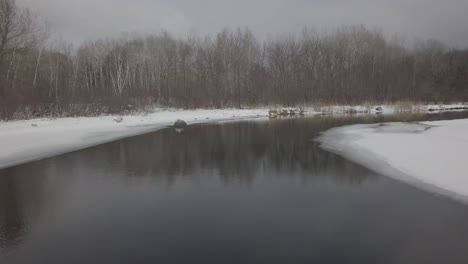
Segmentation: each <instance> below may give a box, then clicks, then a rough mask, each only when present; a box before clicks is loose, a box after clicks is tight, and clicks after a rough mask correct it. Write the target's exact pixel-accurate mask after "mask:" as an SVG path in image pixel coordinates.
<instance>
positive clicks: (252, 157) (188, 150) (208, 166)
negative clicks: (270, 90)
mask: <svg viewBox="0 0 468 264" xmlns="http://www.w3.org/2000/svg"><path fill="white" fill-rule="evenodd" d="M345 120H348V119H345ZM344 122H345V121H344V120H342V119H337V118H320V119H297V120H283V121H273V122H260V123H257V122H248V123H245V122H244V123H230V124H223V125H211V126H203V125H201V126H194V127H191V128H189V129H187V130H186V131H184V132H183V133H182V134H178V133H176V132H174V131H173V130H171V129H167V130H164V131H160V132H158V133H153V134H149V135H145V136H141V137H137V138H132V139H128V140H124V141H122V142H120V143H116V144H110V145H108V148H109V149H112V150H110V151H109V152H111V153H114V154H113V155H112V156H113V160H114V161H115V160H118V161H119V162H118V163H115V166H119V167H120V166H122V167H125V168H126V169H128V170H130V171H132V172H135V174H137V175H152V176H154V177H160V178H164V179H166V180H167V181H172V180H174V179H172V178H173V177H183V176H188V175H193V174H197V173H200V172H202V173H203V172H209V171H210V170H215V171H217V172H218V173H219V175H220V176H221V177H222V179H223V181H225V182H227V183H229V182H232V181H237V182H238V181H241V182H250V181H251V180H252V179H253V178H254V177H255V175H256V174H257V173H258V171H259V170H263V171H264V173H268V174H280V175H290V174H291V175H301V176H302V177H305V178H311V177H327V178H329V177H334V180H343V181H348V182H361V181H362V180H364V178H365V175H366V173H367V170H365V169H363V168H362V167H359V166H357V165H354V164H352V163H350V162H348V161H346V160H344V159H342V158H340V157H338V156H336V155H334V154H331V153H328V152H326V151H323V150H321V149H320V148H319V147H318V145H317V144H315V143H314V142H312V139H313V138H314V137H315V136H316V135H318V133H319V132H321V131H323V130H324V129H326V128H328V127H332V126H335V125H336V124H337V123H338V124H343V123H344ZM348 122H351V121H348ZM95 160H100V159H95Z"/></svg>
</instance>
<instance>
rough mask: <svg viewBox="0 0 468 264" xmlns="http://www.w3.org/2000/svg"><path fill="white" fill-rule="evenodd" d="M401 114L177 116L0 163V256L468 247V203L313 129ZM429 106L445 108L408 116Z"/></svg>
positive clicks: (144, 257)
mask: <svg viewBox="0 0 468 264" xmlns="http://www.w3.org/2000/svg"><path fill="white" fill-rule="evenodd" d="M463 115H465V116H466V114H450V115H448V116H446V117H451V116H453V117H461V116H463ZM402 118H403V117H398V118H396V119H395V118H393V117H384V116H372V117H371V116H366V117H358V118H353V119H351V118H344V117H317V118H311V119H299V120H276V121H271V122H258V123H257V122H241V123H228V124H223V125H198V126H194V127H190V128H188V129H186V130H185V131H183V132H182V133H177V132H175V131H174V130H172V129H166V130H163V131H159V132H156V133H153V134H148V135H144V136H139V137H135V138H130V139H126V140H122V141H118V142H114V143H110V144H105V145H102V146H97V147H94V148H90V149H87V150H83V151H79V152H75V153H70V154H67V155H63V156H60V157H56V158H51V159H48V160H44V161H40V162H35V163H31V164H28V165H23V166H19V167H15V168H10V169H6V170H0V248H1V251H0V260H1V259H2V257H4V256H5V255H6V254H7V253H6V252H7V251H11V252H10V253H8V254H12V256H11V258H12V260H13V259H14V260H18V261H20V260H21V261H25V262H26V263H145V262H151V263H153V262H154V261H158V260H159V261H164V262H167V261H169V260H173V261H176V262H179V263H181V262H186V263H194V262H197V261H198V262H200V263H210V262H216V263H229V262H232V263H246V262H247V260H248V261H252V262H253V263H258V262H269V263H271V262H279V263H285V262H289V263H290V262H309V263H310V262H322V263H323V262H324V261H325V262H330V261H331V262H342V261H346V262H347V263H379V262H382V261H383V260H386V261H389V262H393V263H394V262H397V263H414V262H421V261H423V262H425V263H440V262H441V261H442V262H443V261H445V260H448V259H449V260H453V262H456V261H457V260H460V261H466V260H468V254H466V253H465V252H466V250H464V249H463V248H462V246H461V245H466V244H467V242H468V225H466V223H467V220H468V208H466V207H465V206H463V205H461V204H458V203H456V202H453V201H451V200H449V199H444V198H439V197H436V196H434V195H432V194H430V193H426V192H423V191H420V190H417V189H415V188H413V187H409V186H406V185H403V184H400V183H397V182H394V181H393V180H391V179H387V178H385V177H380V176H377V175H375V174H374V173H372V172H370V171H368V170H367V169H365V168H363V167H360V166H357V165H355V164H353V163H351V162H348V161H346V160H344V159H343V158H340V157H338V156H336V155H333V154H331V153H328V152H325V151H323V150H321V149H319V148H318V146H317V145H316V143H314V142H313V141H312V140H311V139H313V138H314V137H315V136H317V135H318V134H319V133H320V132H321V131H324V130H325V129H327V128H330V127H334V126H338V125H345V124H350V123H366V122H382V121H394V120H397V119H402ZM426 118H431V119H434V118H441V116H435V115H431V116H409V117H408V116H406V117H404V119H405V120H406V121H411V120H421V119H426ZM441 241H443V243H444V245H446V246H444V247H443V248H440V243H441ZM2 255H3V256H2ZM18 257H19V259H17V258H18Z"/></svg>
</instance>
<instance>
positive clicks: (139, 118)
mask: <svg viewBox="0 0 468 264" xmlns="http://www.w3.org/2000/svg"><path fill="white" fill-rule="evenodd" d="M262 116H263V117H265V116H268V110H266V109H263V110H262V109H257V110H238V109H232V110H229V109H226V110H193V111H157V112H155V113H151V114H147V115H134V116H123V117H122V118H123V119H122V121H121V122H120V123H118V122H116V121H115V120H116V119H118V118H119V117H115V116H103V117H81V118H57V119H35V120H26V121H14V122H0V168H6V167H10V166H14V165H18V164H22V163H26V162H29V161H34V160H39V159H43V158H47V157H51V156H55V155H58V154H63V153H66V152H70V151H75V150H79V149H83V148H86V147H91V146H95V145H99V144H102V143H106V142H110V141H114V140H118V139H121V138H125V137H129V136H135V135H139V134H143V133H148V132H151V131H155V130H158V129H161V128H164V127H167V126H170V125H173V124H174V122H175V121H176V120H177V119H182V120H185V121H186V122H187V123H188V124H189V125H190V124H194V123H201V122H216V121H226V120H240V119H245V118H256V117H262Z"/></svg>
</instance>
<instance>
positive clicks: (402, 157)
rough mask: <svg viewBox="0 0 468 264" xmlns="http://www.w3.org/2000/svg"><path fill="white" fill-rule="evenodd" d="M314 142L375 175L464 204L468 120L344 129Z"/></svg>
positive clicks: (467, 184) (467, 175)
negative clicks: (460, 201)
mask: <svg viewBox="0 0 468 264" xmlns="http://www.w3.org/2000/svg"><path fill="white" fill-rule="evenodd" d="M317 141H319V142H321V147H322V148H324V149H326V150H328V151H331V152H334V153H336V154H339V155H342V156H344V157H345V158H347V159H350V160H352V161H354V162H356V163H359V164H361V165H363V166H366V167H368V168H370V169H372V170H374V171H376V172H378V173H381V174H383V175H386V176H390V177H393V178H396V179H398V180H402V181H404V182H407V183H410V184H413V185H415V186H417V187H421V188H424V189H426V190H429V191H433V192H436V193H439V194H444V195H448V196H451V197H453V198H456V199H458V200H462V201H465V202H468V156H467V155H466V151H467V150H468V119H463V120H452V121H435V122H423V123H385V124H373V125H354V126H346V127H340V128H334V129H331V130H329V131H327V132H325V133H323V134H322V136H321V137H319V138H318V139H317Z"/></svg>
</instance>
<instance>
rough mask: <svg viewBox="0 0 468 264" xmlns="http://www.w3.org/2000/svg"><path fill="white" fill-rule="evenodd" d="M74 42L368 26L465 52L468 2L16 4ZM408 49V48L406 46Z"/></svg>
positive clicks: (104, 0)
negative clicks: (125, 36) (126, 36)
mask: <svg viewBox="0 0 468 264" xmlns="http://www.w3.org/2000/svg"><path fill="white" fill-rule="evenodd" d="M17 1H18V3H19V4H20V5H23V6H26V7H28V8H30V9H31V10H33V11H34V12H36V13H38V14H40V15H41V16H43V17H44V18H46V19H47V20H48V21H49V24H50V26H51V29H52V30H53V31H55V32H57V33H58V34H60V35H61V36H62V37H63V38H64V39H66V40H69V41H73V42H75V43H77V42H80V41H82V40H85V39H88V38H98V37H111V36H116V35H119V34H121V33H122V32H137V33H152V32H159V31H160V30H161V29H167V30H168V31H169V32H171V33H174V34H176V35H185V34H188V33H198V34H206V33H210V34H211V33H216V32H218V31H219V30H221V29H222V28H224V27H230V28H236V27H246V26H248V27H249V28H250V29H251V30H252V31H253V32H254V33H255V35H256V36H258V37H260V38H265V37H267V36H270V35H272V36H275V35H278V34H285V33H295V32H299V31H300V30H301V29H302V28H303V27H304V26H310V27H314V28H316V29H319V30H323V29H330V28H334V27H337V26H342V25H354V24H364V25H367V26H368V27H369V28H379V29H382V30H383V32H385V33H386V35H388V36H391V35H393V34H394V33H398V35H400V36H402V37H404V38H405V39H406V40H407V42H412V41H413V40H421V39H438V40H440V41H442V42H444V43H446V44H448V45H450V46H457V47H463V48H465V47H468V0H17ZM407 44H408V43H407Z"/></svg>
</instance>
